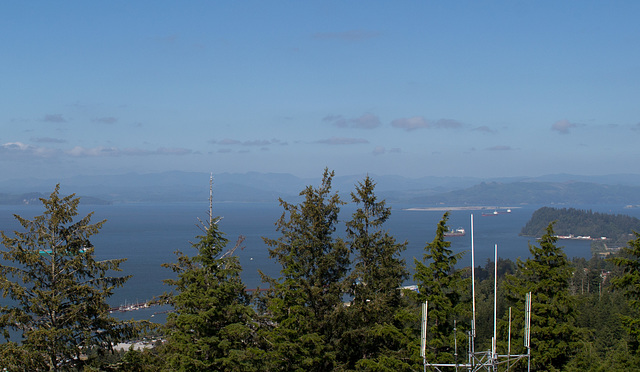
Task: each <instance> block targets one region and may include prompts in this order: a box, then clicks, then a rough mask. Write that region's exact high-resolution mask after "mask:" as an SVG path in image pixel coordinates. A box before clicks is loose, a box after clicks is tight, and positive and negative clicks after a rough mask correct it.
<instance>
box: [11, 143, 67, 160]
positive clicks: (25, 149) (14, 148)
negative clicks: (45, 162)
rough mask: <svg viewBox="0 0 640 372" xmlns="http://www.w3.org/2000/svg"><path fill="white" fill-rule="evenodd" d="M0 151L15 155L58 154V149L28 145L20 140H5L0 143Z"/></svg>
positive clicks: (41, 155) (45, 155)
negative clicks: (5, 141)
mask: <svg viewBox="0 0 640 372" xmlns="http://www.w3.org/2000/svg"><path fill="white" fill-rule="evenodd" d="M0 152H2V153H4V154H7V155H15V156H26V157H52V156H55V155H56V154H58V153H59V150H56V149H51V148H47V147H41V146H33V145H28V144H25V143H22V142H7V143H4V144H2V145H0Z"/></svg>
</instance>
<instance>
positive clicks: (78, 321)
mask: <svg viewBox="0 0 640 372" xmlns="http://www.w3.org/2000/svg"><path fill="white" fill-rule="evenodd" d="M40 201H41V202H42V204H43V206H44V209H45V211H44V214H42V215H40V216H37V217H34V218H33V219H32V220H29V219H26V218H23V217H20V216H18V215H15V217H16V219H17V220H18V222H19V223H20V225H21V226H22V227H23V228H24V229H25V231H15V232H14V234H13V236H9V235H7V234H5V232H2V243H3V245H4V247H5V248H6V249H4V250H2V257H3V259H4V263H2V264H0V290H1V291H2V295H3V297H9V298H10V299H12V300H13V303H9V304H6V303H5V305H3V306H1V307H0V328H2V329H3V330H4V335H5V338H8V335H9V333H8V332H7V331H8V330H10V329H13V330H15V331H17V332H18V333H19V334H20V336H19V338H20V340H19V341H20V342H18V343H14V342H10V343H6V344H3V345H2V347H1V348H0V349H2V350H0V355H3V354H4V355H8V354H12V355H13V356H14V360H13V361H11V360H10V359H9V360H3V361H0V365H2V366H3V367H6V368H8V369H15V370H34V371H37V370H52V371H55V370H69V369H74V368H75V369H81V368H82V366H83V365H85V364H87V363H90V362H91V360H87V358H86V356H87V355H88V354H90V353H92V352H97V353H103V352H106V351H109V350H112V345H113V344H114V343H117V342H120V341H123V340H126V339H128V338H131V337H134V336H136V335H138V331H139V330H140V326H141V324H140V323H135V322H123V321H118V320H116V319H115V318H112V317H111V316H110V315H109V305H108V304H107V302H106V301H107V298H108V297H110V296H111V295H112V294H113V290H114V289H115V288H117V287H120V286H122V285H123V284H124V283H125V282H126V281H127V279H129V276H123V277H113V276H108V274H110V273H112V272H113V271H120V269H119V266H120V264H121V263H122V262H123V261H124V260H125V259H114V260H104V261H97V260H96V259H95V255H94V246H93V245H92V244H91V241H90V240H89V238H90V237H91V236H92V235H94V234H96V233H98V231H99V230H100V228H101V227H102V225H103V224H104V223H105V221H100V222H98V223H95V224H92V223H91V216H92V215H93V213H89V214H88V215H87V216H85V217H84V218H81V219H80V220H77V221H75V222H74V217H75V216H77V215H78V212H77V209H78V203H79V201H80V199H79V198H75V195H73V194H72V195H69V196H64V197H61V196H60V185H56V187H55V190H54V191H53V192H52V193H51V195H50V196H49V198H41V199H40ZM16 356H19V358H20V359H15V357H16ZM12 363H14V365H12ZM15 363H18V364H15Z"/></svg>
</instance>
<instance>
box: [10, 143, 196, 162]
mask: <svg viewBox="0 0 640 372" xmlns="http://www.w3.org/2000/svg"><path fill="white" fill-rule="evenodd" d="M43 142H47V141H43ZM63 142H64V141H63ZM52 143H59V142H55V141H54V142H52ZM0 152H2V153H4V154H10V155H14V156H22V157H25V158H43V157H46V158H51V157H63V156H70V157H115V156H149V155H169V156H181V155H188V154H192V153H193V150H190V149H185V148H166V147H160V148H158V149H156V150H146V149H139V148H124V149H120V148H117V147H105V146H97V147H83V146H75V147H73V148H71V149H68V150H61V149H56V148H51V147H44V146H33V145H28V144H25V143H22V142H7V143H4V144H2V145H0Z"/></svg>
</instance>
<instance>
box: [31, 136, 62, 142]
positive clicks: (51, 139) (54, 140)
mask: <svg viewBox="0 0 640 372" xmlns="http://www.w3.org/2000/svg"><path fill="white" fill-rule="evenodd" d="M31 141H32V142H36V143H65V142H67V141H66V140H63V139H60V138H51V137H32V138H31Z"/></svg>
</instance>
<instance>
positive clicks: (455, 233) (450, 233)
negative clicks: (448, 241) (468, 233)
mask: <svg viewBox="0 0 640 372" xmlns="http://www.w3.org/2000/svg"><path fill="white" fill-rule="evenodd" d="M464 234H465V231H464V229H463V228H462V227H458V228H457V229H455V230H453V229H451V230H449V231H447V232H446V233H444V236H464Z"/></svg>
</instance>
